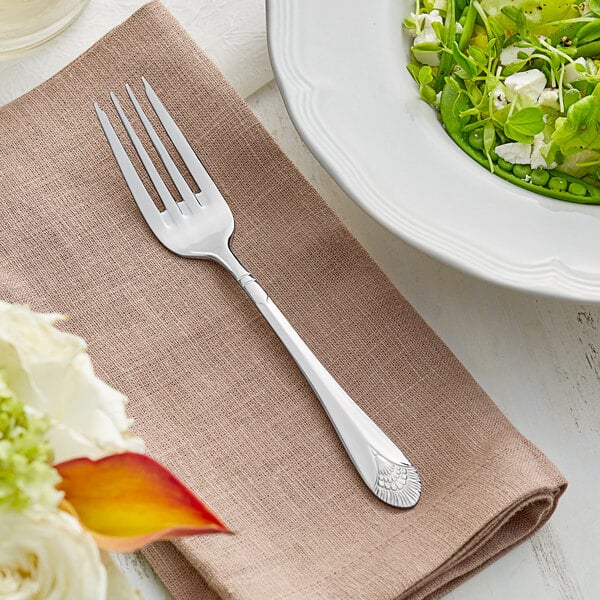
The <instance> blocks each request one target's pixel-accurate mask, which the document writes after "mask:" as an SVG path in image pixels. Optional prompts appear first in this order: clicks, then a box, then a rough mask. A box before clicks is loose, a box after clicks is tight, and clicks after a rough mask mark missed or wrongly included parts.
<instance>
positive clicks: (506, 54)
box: [500, 45, 534, 67]
mask: <svg viewBox="0 0 600 600" xmlns="http://www.w3.org/2000/svg"><path fill="white" fill-rule="evenodd" d="M533 52H534V49H533V48H519V46H514V45H513V46H507V47H506V48H504V50H502V52H500V64H501V65H502V66H503V67H505V66H506V65H510V64H511V63H514V62H517V61H519V60H521V59H520V58H519V54H520V53H524V54H527V56H531V55H532V54H533Z"/></svg>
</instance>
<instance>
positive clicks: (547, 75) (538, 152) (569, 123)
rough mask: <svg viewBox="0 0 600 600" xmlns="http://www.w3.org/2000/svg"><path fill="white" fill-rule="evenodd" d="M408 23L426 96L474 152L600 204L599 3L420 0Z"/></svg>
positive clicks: (504, 172) (544, 189) (527, 182)
mask: <svg viewBox="0 0 600 600" xmlns="http://www.w3.org/2000/svg"><path fill="white" fill-rule="evenodd" d="M403 26H404V28H405V30H406V31H407V32H408V33H409V34H410V35H411V36H412V38H413V40H412V49H411V54H412V57H411V58H412V59H411V64H410V65H408V69H409V71H410V73H411V74H412V76H413V78H414V79H415V81H416V83H417V85H418V87H419V93H420V96H421V98H422V99H423V100H424V101H425V102H427V103H429V104H430V105H431V106H433V107H434V108H435V109H436V110H437V111H438V114H439V118H440V120H441V122H442V124H443V125H444V127H445V129H446V131H447V132H448V134H449V135H450V136H451V137H452V139H453V140H454V141H455V142H456V143H457V144H458V145H459V146H460V147H461V148H462V149H463V150H464V151H465V152H466V153H467V154H469V155H470V156H471V157H472V158H474V159H475V160H476V161H478V162H479V163H480V164H482V165H484V166H485V167H487V168H488V169H489V170H490V171H491V172H492V173H495V174H496V175H499V176H500V177H503V178H504V179H507V180H508V181H511V182H513V183H515V184H517V185H519V186H521V187H524V188H527V189H530V190H532V191H535V192H538V193H541V194H545V195H547V196H551V197H553V198H558V199H561V200H568V201H571V202H580V203H591V204H600V0H587V1H586V2H583V3H581V4H574V3H572V2H568V1H566V0H538V1H534V0H512V1H508V2H507V1H501V0H416V4H415V9H414V12H413V13H411V14H410V15H409V16H408V17H407V18H406V19H405V20H404V23H403Z"/></svg>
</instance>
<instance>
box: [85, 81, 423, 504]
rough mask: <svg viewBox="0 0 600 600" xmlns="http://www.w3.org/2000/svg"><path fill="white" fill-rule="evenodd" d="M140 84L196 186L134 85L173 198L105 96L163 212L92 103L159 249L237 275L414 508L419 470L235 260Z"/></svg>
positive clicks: (203, 182) (208, 193)
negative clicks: (177, 162)
mask: <svg viewBox="0 0 600 600" xmlns="http://www.w3.org/2000/svg"><path fill="white" fill-rule="evenodd" d="M142 82H143V84H144V90H145V93H146V96H147V99H148V101H149V102H150V105H151V106H152V108H153V109H154V112H155V113H156V115H157V117H158V119H159V121H160V122H161V124H162V126H163V128H164V130H165V132H166V134H167V136H168V137H169V138H170V140H171V142H172V143H173V146H174V147H175V149H176V150H177V152H178V153H179V155H180V156H181V159H182V160H183V162H184V164H185V165H186V167H187V168H188V170H189V172H190V174H191V176H192V178H193V179H194V180H195V182H196V184H197V185H198V187H199V188H200V193H198V194H196V193H194V192H193V191H192V189H191V188H190V187H189V185H188V183H187V182H186V180H185V178H184V176H183V174H182V173H181V172H180V171H179V169H178V168H177V166H176V165H175V163H174V161H173V159H172V157H171V155H170V154H169V152H168V150H167V149H166V148H165V146H164V144H163V143H162V141H161V139H160V137H159V135H158V134H157V132H156V130H155V129H154V127H153V126H152V124H151V123H150V120H149V119H148V117H147V116H146V113H145V112H144V110H143V108H142V106H141V105H140V103H139V102H138V100H137V98H136V96H135V94H134V92H133V89H132V88H131V87H130V86H129V85H126V86H125V87H126V90H127V93H128V95H129V98H130V100H131V102H132V104H133V106H134V108H135V111H136V112H137V114H138V116H139V119H140V120H141V122H142V124H143V126H144V128H145V130H146V132H147V133H148V136H149V138H150V140H151V141H152V143H153V145H154V147H155V149H156V152H157V154H158V156H159V157H160V159H161V160H162V162H163V164H164V167H165V169H166V171H167V173H168V174H169V177H170V178H171V179H172V180H173V184H174V186H175V188H176V189H177V191H178V193H179V195H180V198H178V199H176V198H174V197H173V195H172V194H171V192H170V191H169V188H168V187H167V185H166V184H165V182H164V180H163V179H162V177H161V175H160V174H159V172H158V171H157V169H156V167H155V165H154V163H153V162H152V159H151V158H150V156H149V155H148V153H147V152H146V150H145V149H144V146H143V145H142V142H141V141H140V139H139V137H138V136H137V134H136V132H135V130H134V129H133V127H132V125H131V123H130V121H129V119H128V118H127V116H126V115H125V112H124V111H123V109H122V107H121V105H120V103H119V100H118V99H117V97H116V95H115V94H114V93H112V92H111V93H110V97H111V99H112V102H113V104H114V106H115V108H116V110H117V113H118V115H119V118H120V119H121V121H122V123H123V126H124V127H125V130H126V132H127V134H128V136H129V138H130V139H131V143H132V144H133V147H134V148H135V150H136V152H137V154H138V156H139V158H140V161H141V162H142V164H143V166H144V168H145V169H146V171H147V173H148V176H149V178H150V180H151V182H152V184H153V186H154V187H155V188H156V192H157V193H158V196H159V197H160V200H161V201H162V203H163V206H164V210H163V211H159V209H158V208H157V206H156V205H155V203H154V200H153V199H152V197H151V196H150V194H149V193H148V190H147V189H146V187H145V185H144V184H143V183H142V180H141V179H140V177H139V175H138V173H137V171H136V169H135V167H134V166H133V163H132V162H131V160H130V158H129V156H128V155H127V152H126V151H125V149H124V147H123V145H122V144H121V141H120V140H119V137H118V136H117V134H116V132H115V130H114V129H113V126H112V125H111V123H110V121H109V119H108V117H107V115H106V113H105V112H104V111H103V110H102V109H101V108H100V107H99V106H98V103H94V108H95V110H96V114H97V115H98V118H99V120H100V124H101V126H102V129H103V131H104V134H105V135H106V138H107V140H108V143H109V145H110V148H111V149H112V152H113V154H114V156H115V158H116V160H117V163H118V165H119V168H120V169H121V172H122V174H123V177H124V178H125V181H126V182H127V185H128V186H129V189H130V191H131V194H132V195H133V198H134V200H135V202H136V204H137V206H138V208H139V210H140V212H141V213H142V216H143V217H144V219H145V220H146V223H147V224H148V226H149V227H150V229H151V230H152V232H153V233H154V235H155V236H156V237H157V238H158V240H159V241H160V242H161V243H162V244H163V246H166V247H167V248H168V249H169V250H171V252H174V253H175V254H178V255H180V256H183V257H187V258H201V259H208V260H212V261H215V262H217V263H219V264H220V265H221V266H222V267H224V268H225V269H226V270H227V271H228V272H229V273H230V274H231V275H232V276H233V277H234V278H235V280H236V281H237V282H238V284H239V285H240V286H241V287H242V289H243V290H244V291H245V292H246V294H247V295H248V296H249V297H250V299H251V300H252V301H253V302H254V304H255V305H256V306H257V308H258V310H259V311H260V312H261V314H262V315H263V317H264V318H265V319H266V321H267V322H268V323H269V325H271V327H272V328H273V330H274V331H275V333H276V334H277V336H278V337H279V339H280V340H281V341H282V342H283V344H284V346H285V347H286V348H287V350H288V351H289V353H290V354H291V356H292V358H293V359H294V361H295V362H296V364H297V365H298V367H299V368H300V370H301V371H302V373H303V374H304V376H305V377H306V380H307V381H308V383H309V384H310V386H311V388H312V389H313V391H314V393H315V395H316V396H317V397H318V398H319V400H320V401H321V404H322V405H323V408H324V409H325V412H326V413H327V415H328V417H329V419H330V420H331V423H332V424H333V427H334V428H335V430H336V432H337V434H338V436H339V438H340V440H341V442H342V444H343V446H344V448H345V449H346V452H347V453H348V456H349V457H350V459H351V460H352V462H353V463H354V466H355V467H356V470H357V471H358V473H359V475H360V476H361V478H362V479H363V481H364V482H365V484H366V485H367V487H368V488H369V489H370V490H371V491H372V492H373V493H374V494H375V495H376V496H377V497H378V498H380V499H381V500H383V502H385V503H387V504H390V505H391V506H395V507H399V508H410V507H413V506H415V504H416V503H417V502H418V500H419V497H420V495H421V481H420V478H419V475H418V473H417V471H416V469H415V468H414V467H413V466H412V464H411V463H410V462H409V461H408V459H407V458H406V457H405V456H404V454H403V453H402V452H401V451H400V449H399V448H398V447H397V446H396V445H395V444H394V443H393V442H392V441H391V440H390V439H389V438H388V437H387V436H386V435H385V434H384V433H383V431H381V429H379V427H378V426H377V425H376V424H375V423H374V422H373V421H372V420H371V419H370V418H369V417H368V416H367V414H366V413H365V412H364V411H363V410H362V409H361V408H360V407H359V406H358V405H357V404H356V403H355V402H354V401H353V400H352V399H351V398H350V396H348V394H347V393H346V392H345V391H344V390H343V389H342V387H341V386H340V385H339V384H338V383H337V381H335V379H334V378H333V377H332V375H331V374H330V373H329V372H328V371H327V369H326V368H325V367H324V366H323V365H322V364H321V363H320V362H319V360H318V359H317V358H316V357H315V355H314V354H313V353H312V352H311V350H310V349H309V348H308V346H307V345H306V344H305V343H304V341H303V340H302V338H301V337H300V336H299V335H298V333H296V331H295V330H294V328H293V327H292V326H291V325H290V323H289V322H288V321H287V319H286V318H285V317H284V316H283V314H282V313H281V311H280V310H279V309H278V308H277V306H276V305H275V303H274V302H273V300H272V299H271V298H270V297H269V296H268V295H267V293H266V292H265V291H264V290H263V288H262V287H261V286H260V285H259V284H258V283H257V281H256V279H255V278H254V277H253V276H252V275H251V273H250V272H248V271H247V270H246V269H245V268H244V267H243V266H242V264H241V263H240V262H239V260H238V259H237V258H236V257H235V255H234V254H233V252H232V250H231V246H230V242H231V238H232V236H233V230H234V219H233V215H232V213H231V210H230V209H229V206H228V204H227V202H226V201H225V199H224V198H223V196H222V195H221V193H220V192H219V190H218V188H217V186H216V184H215V183H214V181H213V180H212V178H211V177H210V175H209V174H208V172H207V170H206V169H205V167H204V165H203V164H202V163H201V161H200V159H199V158H198V156H197V155H196V153H195V152H194V150H193V149H192V147H191V146H190V144H189V143H188V141H187V140H186V138H185V137H184V135H183V133H182V132H181V130H180V129H179V127H178V126H177V124H176V123H175V121H174V120H173V118H172V117H171V115H170V114H169V113H168V112H167V110H166V108H165V107H164V105H163V103H162V102H161V100H160V99H159V97H158V96H157V94H156V92H155V91H154V90H153V89H152V87H151V86H150V84H149V83H148V82H147V81H146V79H144V78H142Z"/></svg>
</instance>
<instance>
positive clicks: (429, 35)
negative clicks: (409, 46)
mask: <svg viewBox="0 0 600 600" xmlns="http://www.w3.org/2000/svg"><path fill="white" fill-rule="evenodd" d="M443 22H444V20H443V19H442V17H441V15H440V12H439V11H438V10H432V11H431V12H430V13H422V14H420V15H419V19H418V23H419V27H420V28H421V31H420V32H419V33H418V34H417V35H416V36H415V41H414V43H413V44H414V45H415V46H416V45H417V44H426V43H427V44H438V43H439V41H440V40H439V39H438V37H437V35H436V33H435V30H434V29H433V26H432V23H443ZM414 55H415V58H416V59H417V60H418V61H419V62H420V63H422V64H424V65H429V66H430V67H437V66H439V64H440V54H439V52H418V51H417V52H415V53H414Z"/></svg>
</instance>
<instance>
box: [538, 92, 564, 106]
mask: <svg viewBox="0 0 600 600" xmlns="http://www.w3.org/2000/svg"><path fill="white" fill-rule="evenodd" d="M537 103H538V104H539V105H540V106H549V107H550V108H556V109H558V108H559V104H558V90H553V89H552V88H546V89H545V90H542V93H541V94H540V97H539V98H538V101H537Z"/></svg>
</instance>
